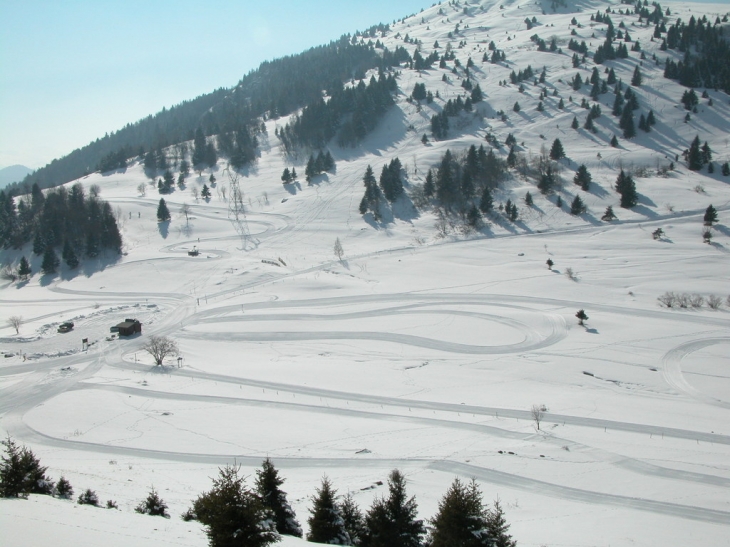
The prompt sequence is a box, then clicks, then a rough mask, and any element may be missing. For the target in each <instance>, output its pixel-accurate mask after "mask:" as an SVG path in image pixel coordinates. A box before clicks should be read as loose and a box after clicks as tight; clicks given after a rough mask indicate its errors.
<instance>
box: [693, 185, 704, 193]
mask: <svg viewBox="0 0 730 547" xmlns="http://www.w3.org/2000/svg"><path fill="white" fill-rule="evenodd" d="M692 190H694V191H695V192H697V193H698V194H704V193H705V187H704V186H702V185H701V184H698V185H696V186H695V187H694V188H692Z"/></svg>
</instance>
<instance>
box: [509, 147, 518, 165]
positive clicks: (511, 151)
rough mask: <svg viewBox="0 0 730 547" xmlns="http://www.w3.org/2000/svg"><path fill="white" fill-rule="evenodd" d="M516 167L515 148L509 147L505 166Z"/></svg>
mask: <svg viewBox="0 0 730 547" xmlns="http://www.w3.org/2000/svg"><path fill="white" fill-rule="evenodd" d="M515 165H517V154H516V153H515V147H514V145H513V146H510V149H509V154H507V166H508V167H514V166H515Z"/></svg>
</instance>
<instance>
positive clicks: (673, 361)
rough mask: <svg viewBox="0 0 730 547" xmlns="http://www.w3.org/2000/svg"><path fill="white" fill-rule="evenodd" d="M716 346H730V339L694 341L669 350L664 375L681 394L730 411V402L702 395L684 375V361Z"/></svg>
mask: <svg viewBox="0 0 730 547" xmlns="http://www.w3.org/2000/svg"><path fill="white" fill-rule="evenodd" d="M716 344H730V337H719V338H704V339H701V340H692V341H690V342H685V343H684V344H681V345H679V346H677V347H676V348H673V349H671V350H669V351H668V352H667V353H666V354H665V355H664V358H663V360H662V361H663V365H664V366H663V369H662V375H663V376H664V379H665V380H666V382H667V383H668V384H669V385H670V386H672V387H673V388H674V389H676V390H677V391H679V392H680V393H684V394H686V395H689V396H690V397H692V398H693V399H697V400H698V401H701V402H703V403H707V404H709V405H713V406H717V407H720V408H725V409H730V402H728V401H723V400H722V399H718V398H716V397H711V396H709V395H706V394H704V393H702V392H701V391H699V390H698V389H696V388H694V387H693V386H692V385H691V384H690V383H689V382H687V380H686V378H685V377H684V374H682V359H684V358H685V357H686V356H687V355H689V354H691V353H694V352H695V351H699V350H701V349H704V348H706V347H709V346H714V345H716Z"/></svg>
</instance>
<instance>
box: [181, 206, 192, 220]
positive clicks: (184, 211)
mask: <svg viewBox="0 0 730 547" xmlns="http://www.w3.org/2000/svg"><path fill="white" fill-rule="evenodd" d="M180 213H181V214H183V215H185V224H190V218H189V215H190V205H188V204H187V203H183V204H182V205H181V206H180Z"/></svg>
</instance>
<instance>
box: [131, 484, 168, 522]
mask: <svg viewBox="0 0 730 547" xmlns="http://www.w3.org/2000/svg"><path fill="white" fill-rule="evenodd" d="M134 511H135V512H136V513H140V514H141V515H150V516H153V517H165V518H170V515H169V514H168V513H167V504H166V503H165V502H164V501H163V500H162V498H161V497H160V495H159V494H158V493H157V490H155V489H154V488H153V489H152V490H150V493H149V494H148V495H147V497H146V498H145V500H144V501H141V502H140V503H139V505H137V507H135V508H134Z"/></svg>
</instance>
